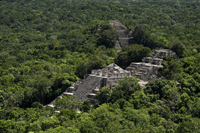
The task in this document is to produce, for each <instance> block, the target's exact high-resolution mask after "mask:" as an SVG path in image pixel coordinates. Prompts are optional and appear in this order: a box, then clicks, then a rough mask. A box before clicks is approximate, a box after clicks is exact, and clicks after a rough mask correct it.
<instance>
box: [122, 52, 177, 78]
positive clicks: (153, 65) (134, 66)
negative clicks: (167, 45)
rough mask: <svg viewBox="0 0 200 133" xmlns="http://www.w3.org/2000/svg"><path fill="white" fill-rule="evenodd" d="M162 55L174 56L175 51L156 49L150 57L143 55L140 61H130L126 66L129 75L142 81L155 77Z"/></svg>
mask: <svg viewBox="0 0 200 133" xmlns="http://www.w3.org/2000/svg"><path fill="white" fill-rule="evenodd" d="M164 56H171V57H176V58H178V56H177V55H176V53H175V52H173V51H171V50H169V49H160V50H156V51H155V52H154V54H153V55H152V56H151V57H144V58H143V59H142V62H132V63H131V64H130V65H129V66H128V67H127V68H126V70H127V71H130V72H131V76H133V77H136V78H139V79H140V80H142V81H146V82H148V81H151V80H154V79H156V78H157V74H158V71H157V70H158V68H160V67H163V66H162V65H161V63H162V61H163V57H164Z"/></svg>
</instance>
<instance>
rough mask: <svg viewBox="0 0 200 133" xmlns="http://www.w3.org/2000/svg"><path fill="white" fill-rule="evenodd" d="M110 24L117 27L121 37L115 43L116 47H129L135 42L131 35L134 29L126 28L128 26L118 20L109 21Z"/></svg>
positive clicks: (119, 48)
mask: <svg viewBox="0 0 200 133" xmlns="http://www.w3.org/2000/svg"><path fill="white" fill-rule="evenodd" d="M108 23H109V24H111V25H112V26H114V27H115V29H116V30H117V32H118V33H119V39H118V41H117V43H116V45H115V48H117V49H118V50H121V49H122V47H124V46H125V47H128V45H130V44H133V38H132V36H131V34H132V31H130V30H129V29H127V28H126V26H124V25H122V24H121V23H120V22H119V21H117V20H110V21H108Z"/></svg>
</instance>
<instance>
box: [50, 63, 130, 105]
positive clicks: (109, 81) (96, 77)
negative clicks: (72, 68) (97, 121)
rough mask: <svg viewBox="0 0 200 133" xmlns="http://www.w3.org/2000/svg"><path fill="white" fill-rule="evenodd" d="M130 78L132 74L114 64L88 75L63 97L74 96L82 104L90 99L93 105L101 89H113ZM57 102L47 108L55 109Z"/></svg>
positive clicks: (67, 90) (70, 88) (68, 89)
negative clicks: (121, 81)
mask: <svg viewBox="0 0 200 133" xmlns="http://www.w3.org/2000/svg"><path fill="white" fill-rule="evenodd" d="M129 76H131V72H129V71H127V70H124V69H122V68H121V67H119V66H117V65H116V64H114V63H113V64H110V65H108V66H107V67H105V68H103V69H99V70H92V72H91V74H87V75H85V76H84V79H83V80H80V81H77V82H75V83H74V84H73V85H72V86H70V87H69V88H67V89H66V91H65V92H63V93H62V94H61V96H62V95H64V96H66V95H74V96H76V97H77V98H78V99H79V101H80V102H83V101H84V100H85V99H89V100H90V102H91V103H97V102H98V101H97V100H96V94H97V92H98V91H99V89H100V88H102V87H104V86H107V87H109V88H111V89H112V88H113V87H114V86H115V85H116V84H117V82H118V81H119V80H120V79H123V78H124V77H129ZM55 101H56V99H55V100H53V101H52V102H51V103H50V104H48V105H47V106H50V107H54V106H53V103H54V102H55Z"/></svg>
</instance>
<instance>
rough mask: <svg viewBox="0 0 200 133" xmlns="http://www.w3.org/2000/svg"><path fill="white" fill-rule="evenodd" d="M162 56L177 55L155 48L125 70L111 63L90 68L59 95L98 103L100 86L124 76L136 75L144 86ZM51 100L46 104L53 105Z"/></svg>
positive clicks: (151, 77)
mask: <svg viewBox="0 0 200 133" xmlns="http://www.w3.org/2000/svg"><path fill="white" fill-rule="evenodd" d="M164 56H171V57H176V58H177V57H178V56H177V55H176V53H175V52H173V51H171V50H169V49H160V50H156V51H155V52H154V54H153V55H152V56H151V57H144V58H143V59H142V62H132V63H131V64H130V65H129V66H128V67H127V68H126V70H124V69H122V68H121V67H119V66H117V65H116V64H114V63H112V64H110V65H108V66H107V67H105V68H103V69H98V70H92V71H91V74H87V75H85V76H84V79H82V80H80V81H77V82H75V83H74V84H73V85H72V86H70V87H69V88H67V89H66V91H65V92H63V93H62V94H61V95H60V96H61V97H62V96H67V95H74V96H76V97H77V98H78V99H79V101H80V102H83V101H84V100H85V99H89V100H90V102H91V103H93V104H96V103H98V101H97V99H96V94H97V92H98V91H99V89H101V88H102V87H104V86H106V87H108V88H110V89H113V87H114V86H115V85H116V84H117V82H118V81H119V80H121V79H123V78H124V77H130V76H133V77H136V78H138V79H140V82H139V84H140V85H141V86H142V87H143V88H144V86H145V84H146V83H148V81H151V80H154V79H155V78H157V74H158V71H157V70H158V68H161V67H163V66H162V65H161V63H162V61H163V57H164ZM55 101H56V99H55V100H53V101H52V102H51V103H49V104H48V105H47V106H49V107H54V106H53V103H54V102H55Z"/></svg>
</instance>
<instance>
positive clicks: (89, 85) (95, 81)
mask: <svg viewBox="0 0 200 133" xmlns="http://www.w3.org/2000/svg"><path fill="white" fill-rule="evenodd" d="M101 80H102V78H101V77H97V76H92V75H90V76H88V77H87V78H86V79H85V81H84V82H83V84H81V85H80V86H79V87H78V88H77V90H76V91H75V93H74V95H75V96H76V97H77V98H78V99H79V100H80V101H81V102H83V101H84V100H85V99H86V98H87V96H88V95H89V94H92V93H91V92H92V91H93V90H94V88H95V87H96V86H98V85H99V84H100V83H101ZM95 95H96V94H95Z"/></svg>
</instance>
